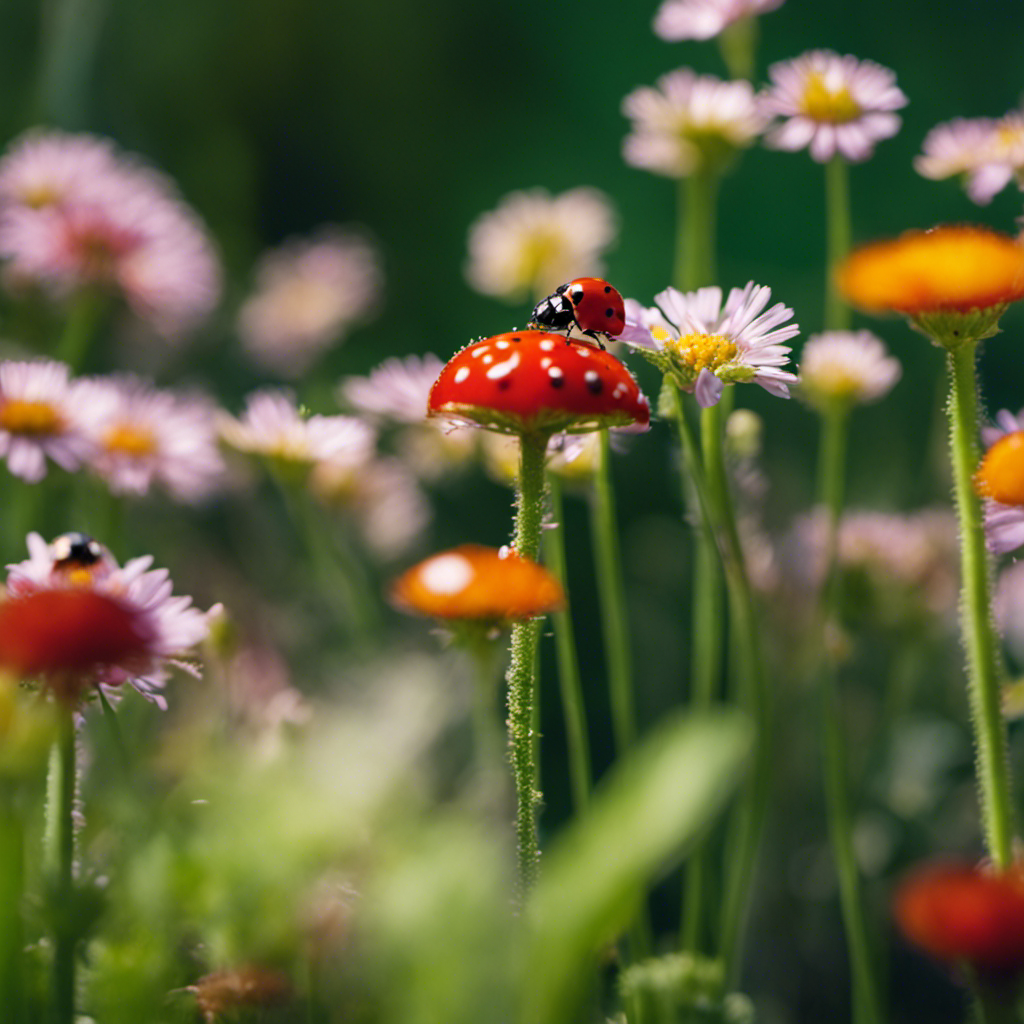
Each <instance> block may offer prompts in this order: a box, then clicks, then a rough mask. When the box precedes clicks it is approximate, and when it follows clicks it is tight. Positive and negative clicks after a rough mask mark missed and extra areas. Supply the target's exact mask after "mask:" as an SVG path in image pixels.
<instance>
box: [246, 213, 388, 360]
mask: <svg viewBox="0 0 1024 1024" xmlns="http://www.w3.org/2000/svg"><path fill="white" fill-rule="evenodd" d="M380 291H381V270H380V259H379V257H378V255H377V252H376V250H375V248H374V247H373V246H371V245H370V244H369V242H367V241H366V240H365V239H364V238H361V237H359V236H358V235H356V234H354V233H352V232H350V231H347V230H345V229H343V228H338V227H326V228H322V229H321V230H320V231H319V232H318V234H317V235H316V236H315V237H313V238H311V239H292V240H291V241H288V242H285V244H284V245H282V246H280V247H279V248H277V249H274V250H273V251H271V252H269V253H267V254H266V255H265V256H264V257H263V259H262V260H261V262H260V265H259V267H258V268H257V271H256V290H255V292H254V293H253V294H252V295H251V296H250V297H249V298H248V299H247V300H246V301H245V303H244V304H243V305H242V308H241V309H240V310H239V313H238V330H239V334H240V336H241V339H242V344H243V346H244V347H245V349H246V351H247V352H248V353H249V355H250V356H252V358H253V359H254V360H255V361H256V362H258V363H260V364H261V365H262V366H266V367H268V368H269V369H271V370H274V371H275V372H277V373H281V374H284V375H286V376H288V377H297V376H299V375H300V374H301V373H303V372H304V371H305V370H306V369H307V368H308V367H309V366H310V364H311V363H312V362H313V360H314V359H315V358H316V357H317V356H318V355H320V353H321V352H323V351H325V350H326V349H327V348H329V347H330V346H331V345H333V344H335V343H337V342H338V341H339V340H341V338H342V337H343V335H344V333H345V331H346V330H348V328H350V327H351V326H352V325H353V324H355V323H357V322H359V321H360V320H364V319H366V317H367V316H368V315H369V314H370V313H371V312H372V311H373V309H374V307H375V306H376V304H377V302H378V300H379V298H380Z"/></svg>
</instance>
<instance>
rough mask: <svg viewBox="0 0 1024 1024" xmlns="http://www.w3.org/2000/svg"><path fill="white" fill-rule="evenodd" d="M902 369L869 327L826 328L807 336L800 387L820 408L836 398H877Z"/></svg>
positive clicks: (853, 402) (851, 401)
mask: <svg viewBox="0 0 1024 1024" xmlns="http://www.w3.org/2000/svg"><path fill="white" fill-rule="evenodd" d="M902 372H903V368H902V366H901V365H900V362H899V360H898V359H894V358H893V357H892V356H890V355H889V353H888V350H887V349H886V347H885V345H884V343H883V342H882V341H881V339H879V338H877V337H875V335H873V334H872V333H871V332H870V331H826V332H825V333H824V334H815V335H812V336H811V337H810V338H808V339H807V343H806V344H805V345H804V347H803V351H802V352H801V353H800V386H799V391H800V395H801V396H802V397H803V398H805V399H806V400H807V401H808V402H809V403H810V404H811V405H813V406H815V408H818V409H824V408H827V407H828V406H830V405H831V404H832V403H834V402H841V403H844V404H846V405H860V404H863V403H866V402H877V401H878V400H879V399H881V398H884V397H885V396H886V395H887V394H888V393H889V392H890V391H891V390H892V389H893V388H894V387H895V385H896V382H897V381H898V380H899V379H900V375H901V374H902Z"/></svg>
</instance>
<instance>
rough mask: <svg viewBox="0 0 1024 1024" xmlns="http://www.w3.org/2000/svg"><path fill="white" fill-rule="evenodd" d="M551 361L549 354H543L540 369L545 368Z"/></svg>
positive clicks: (552, 360)
mask: <svg viewBox="0 0 1024 1024" xmlns="http://www.w3.org/2000/svg"><path fill="white" fill-rule="evenodd" d="M553 362H554V359H552V358H551V356H544V358H543V359H541V361H540V368H541V369H542V370H546V369H547V368H548V367H549V366H550V365H551V364H552V363H553Z"/></svg>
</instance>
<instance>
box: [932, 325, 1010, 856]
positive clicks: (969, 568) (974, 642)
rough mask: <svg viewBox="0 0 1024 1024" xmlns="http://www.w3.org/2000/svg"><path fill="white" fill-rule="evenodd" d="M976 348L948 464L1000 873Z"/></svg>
mask: <svg viewBox="0 0 1024 1024" xmlns="http://www.w3.org/2000/svg"><path fill="white" fill-rule="evenodd" d="M976 347H977V346H976V344H974V343H968V344H964V345H962V346H961V347H960V348H957V349H955V350H953V351H951V352H950V353H949V376H950V392H949V406H948V412H949V419H950V456H951V458H952V460H953V480H954V487H955V491H956V504H957V512H958V514H959V518H960V559H961V572H962V576H963V593H962V598H961V602H960V615H961V628H962V629H963V633H964V641H965V645H966V648H967V665H968V696H969V700H970V706H971V718H972V722H973V726H974V734H975V742H976V751H977V753H976V771H977V775H978V786H979V789H980V797H981V811H982V818H983V821H984V827H985V840H986V844H987V846H988V851H989V855H990V856H991V858H992V860H993V862H994V864H995V866H996V868H997V869H999V870H1005V869H1006V868H1008V867H1009V865H1010V862H1011V861H1012V859H1013V827H1014V826H1013V812H1012V803H1011V798H1010V792H1011V786H1010V767H1009V761H1008V759H1007V741H1006V725H1005V723H1004V721H1003V716H1002V712H1001V710H1000V706H999V679H1000V674H1001V666H1000V663H999V655H998V649H997V646H996V637H995V632H994V629H993V625H992V612H991V607H992V605H991V593H990V591H991V582H990V579H989V559H988V552H987V551H986V550H985V534H984V530H983V529H982V521H981V505H980V502H979V500H978V498H977V496H976V495H975V493H974V488H973V486H972V476H973V474H974V471H975V469H976V468H977V465H978V457H979V456H978V444H977V432H978V408H977V405H978V396H977V383H976V380H975V365H974V355H975V349H976Z"/></svg>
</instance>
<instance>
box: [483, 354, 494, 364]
mask: <svg viewBox="0 0 1024 1024" xmlns="http://www.w3.org/2000/svg"><path fill="white" fill-rule="evenodd" d="M493 362H494V356H491V355H486V356H484V363H485V364H486V365H487V366H490V365H491V363H493Z"/></svg>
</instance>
